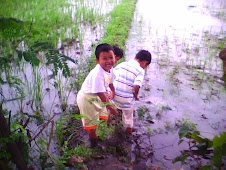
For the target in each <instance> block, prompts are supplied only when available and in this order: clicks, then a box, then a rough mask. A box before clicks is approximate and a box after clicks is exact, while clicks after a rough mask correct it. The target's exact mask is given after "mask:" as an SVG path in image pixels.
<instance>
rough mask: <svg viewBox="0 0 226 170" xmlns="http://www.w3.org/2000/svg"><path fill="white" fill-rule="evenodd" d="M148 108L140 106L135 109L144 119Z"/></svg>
mask: <svg viewBox="0 0 226 170" xmlns="http://www.w3.org/2000/svg"><path fill="white" fill-rule="evenodd" d="M149 112H150V110H149V108H148V107H147V106H145V105H144V106H141V107H139V108H138V109H137V114H138V116H139V118H140V119H142V120H144V118H145V116H146V114H147V113H149Z"/></svg>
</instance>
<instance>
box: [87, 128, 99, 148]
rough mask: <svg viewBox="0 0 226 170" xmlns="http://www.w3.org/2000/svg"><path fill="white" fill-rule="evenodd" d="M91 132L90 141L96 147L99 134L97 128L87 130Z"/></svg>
mask: <svg viewBox="0 0 226 170" xmlns="http://www.w3.org/2000/svg"><path fill="white" fill-rule="evenodd" d="M87 131H88V134H89V141H90V143H91V147H96V145H97V140H98V136H97V134H96V131H97V128H95V129H89V130H87Z"/></svg>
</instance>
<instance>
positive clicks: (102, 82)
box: [77, 43, 118, 146]
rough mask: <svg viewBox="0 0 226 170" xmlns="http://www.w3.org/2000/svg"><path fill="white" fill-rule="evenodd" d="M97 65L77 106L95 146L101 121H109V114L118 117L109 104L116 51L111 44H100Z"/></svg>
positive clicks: (114, 109)
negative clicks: (108, 93)
mask: <svg viewBox="0 0 226 170" xmlns="http://www.w3.org/2000/svg"><path fill="white" fill-rule="evenodd" d="M95 55H96V61H97V63H98V64H97V65H96V67H95V68H94V69H92V70H91V71H90V73H89V74H88V76H87V77H86V79H85V81H84V82H83V84H82V87H81V90H80V91H79V92H78V95H77V104H78V107H79V110H80V114H82V115H84V117H83V118H82V123H83V127H84V129H85V130H87V131H88V134H89V140H90V142H91V146H92V144H94V145H95V143H96V140H97V139H98V137H97V135H96V129H97V127H98V121H99V119H105V120H107V119H108V115H109V114H114V115H118V112H117V109H116V107H113V106H112V105H107V106H105V104H106V103H109V98H108V95H107V88H108V87H110V89H111V91H112V93H113V95H114V93H115V88H114V86H113V79H114V74H113V69H112V68H113V66H114V64H115V55H114V49H113V47H112V46H110V45H109V44H106V43H104V44H99V45H98V46H97V47H96V50H95ZM108 111H109V113H108Z"/></svg>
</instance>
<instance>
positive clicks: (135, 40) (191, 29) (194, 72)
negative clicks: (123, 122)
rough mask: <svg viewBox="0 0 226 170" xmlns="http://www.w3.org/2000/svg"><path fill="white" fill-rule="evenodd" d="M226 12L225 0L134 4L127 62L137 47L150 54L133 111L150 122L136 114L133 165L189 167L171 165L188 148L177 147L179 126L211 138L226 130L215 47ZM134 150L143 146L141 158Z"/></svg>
mask: <svg viewBox="0 0 226 170" xmlns="http://www.w3.org/2000/svg"><path fill="white" fill-rule="evenodd" d="M225 10H226V2H225V1H223V0H218V1H211V0H200V1H190V0H171V1H167V0H159V1H150V0H142V1H141V0H140V1H138V3H137V10H136V13H135V17H134V22H133V26H132V29H131V33H130V37H129V39H128V43H127V51H126V56H127V57H126V59H127V60H129V59H131V58H133V57H134V56H135V54H136V53H137V51H139V50H140V49H146V50H149V51H150V52H151V53H152V57H153V60H152V63H151V65H150V66H149V68H148V70H147V74H146V78H145V83H144V85H143V87H142V90H141V93H140V97H141V100H140V101H139V102H137V103H136V107H137V108H140V107H147V108H148V109H149V112H148V113H146V115H145V118H147V117H149V119H150V117H151V118H152V119H153V121H146V120H145V119H144V120H141V119H140V118H139V117H138V116H137V114H136V116H135V128H137V129H138V131H137V132H135V133H134V137H135V138H137V139H138V142H136V143H135V142H134V144H133V146H132V150H133V155H132V159H133V161H134V163H135V164H140V165H143V166H146V167H147V168H152V167H160V168H162V169H164V168H166V169H174V168H181V167H183V168H185V169H190V168H191V167H192V166H193V164H195V162H192V161H191V162H190V163H189V164H190V165H181V164H180V163H176V164H173V163H172V159H173V158H175V157H176V156H179V155H180V151H181V150H184V149H188V144H187V143H186V142H185V143H182V144H181V145H179V146H178V141H179V136H178V127H179V126H180V125H181V124H183V123H184V122H193V123H196V124H197V129H198V130H199V131H200V132H201V135H202V136H204V137H207V138H210V139H213V137H214V136H215V135H218V134H219V133H221V132H223V131H226V88H225V84H224V82H223V81H222V80H221V77H222V75H223V71H222V61H221V60H220V59H219V57H218V54H219V52H220V50H219V48H217V47H218V44H219V43H222V41H223V40H225V38H226V37H225V35H226V22H225V21H226V13H225ZM222 44H224V47H225V42H223V43H222ZM148 131H149V132H150V131H151V134H150V133H149V132H148ZM137 148H142V149H139V150H140V152H141V154H142V155H145V156H144V157H143V158H140V157H139V156H137ZM150 148H151V150H150ZM150 153H154V154H153V156H150Z"/></svg>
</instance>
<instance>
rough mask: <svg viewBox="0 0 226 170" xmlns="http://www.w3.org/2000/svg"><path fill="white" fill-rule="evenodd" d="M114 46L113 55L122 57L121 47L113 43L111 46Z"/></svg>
mask: <svg viewBox="0 0 226 170" xmlns="http://www.w3.org/2000/svg"><path fill="white" fill-rule="evenodd" d="M113 48H114V52H115V55H116V56H118V57H120V58H122V57H124V52H123V49H121V48H119V47H118V46H116V45H114V46H113Z"/></svg>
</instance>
